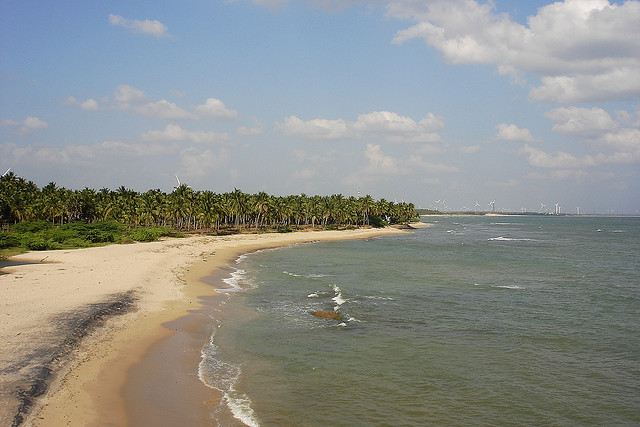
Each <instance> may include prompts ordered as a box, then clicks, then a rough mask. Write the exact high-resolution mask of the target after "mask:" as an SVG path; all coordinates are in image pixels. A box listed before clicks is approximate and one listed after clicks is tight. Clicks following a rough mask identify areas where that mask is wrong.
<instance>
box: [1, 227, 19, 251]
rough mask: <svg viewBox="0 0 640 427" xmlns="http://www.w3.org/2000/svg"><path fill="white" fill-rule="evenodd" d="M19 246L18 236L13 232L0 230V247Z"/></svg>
mask: <svg viewBox="0 0 640 427" xmlns="http://www.w3.org/2000/svg"><path fill="white" fill-rule="evenodd" d="M17 246H20V237H18V236H16V235H15V234H14V233H7V232H5V231H0V249H6V248H15V247H17Z"/></svg>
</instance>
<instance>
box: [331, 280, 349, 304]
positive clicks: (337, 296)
mask: <svg viewBox="0 0 640 427" xmlns="http://www.w3.org/2000/svg"><path fill="white" fill-rule="evenodd" d="M333 292H334V293H335V296H334V297H333V298H332V299H331V301H333V302H335V303H336V305H337V306H338V307H340V306H341V305H342V304H344V303H345V302H347V301H346V300H345V299H344V298H343V297H342V290H340V288H339V287H338V286H336V285H333Z"/></svg>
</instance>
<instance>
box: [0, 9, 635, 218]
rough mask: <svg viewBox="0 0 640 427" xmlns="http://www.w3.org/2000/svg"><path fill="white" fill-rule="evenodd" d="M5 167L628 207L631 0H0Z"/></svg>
mask: <svg viewBox="0 0 640 427" xmlns="http://www.w3.org/2000/svg"><path fill="white" fill-rule="evenodd" d="M8 168H11V170H12V171H14V173H16V174H17V175H19V176H22V177H24V178H26V179H28V180H32V181H33V182H35V183H36V184H38V185H39V186H44V185H46V184H48V183H49V182H55V183H56V184H57V185H58V186H63V187H66V188H70V189H82V188H85V187H88V188H94V189H100V188H110V189H116V188H118V187H120V186H125V187H126V188H130V189H133V190H136V191H146V190H149V189H155V188H159V189H161V190H163V191H166V192H170V191H172V190H173V188H174V187H175V186H176V185H177V180H176V175H177V176H178V177H179V179H180V181H181V182H182V183H186V184H187V185H189V186H191V187H192V188H193V189H196V190H212V191H215V192H218V193H224V192H228V191H233V190H234V188H238V189H241V190H242V191H244V192H246V193H257V192H260V191H265V192H267V193H269V194H273V195H291V194H303V193H304V194H307V195H316V194H318V195H331V194H342V195H343V196H345V197H348V196H358V195H359V194H360V195H366V194H369V195H371V196H372V197H374V198H375V199H380V198H385V199H387V200H390V201H398V202H400V201H406V202H411V203H413V204H415V206H416V207H421V208H438V209H440V210H451V211H453V210H478V211H480V210H490V209H492V208H491V207H490V206H489V203H490V202H492V201H495V203H494V206H495V210H496V211H498V212H500V211H516V212H520V211H522V210H527V211H532V212H538V211H553V210H555V204H558V206H559V209H560V211H561V212H565V213H576V212H577V211H578V209H579V210H580V213H601V214H603V213H605V214H606V213H615V214H638V213H640V176H639V172H640V1H638V0H633V1H626V2H622V1H620V2H613V1H609V0H565V1H558V2H552V1H541V0H493V1H485V0H339V1H337V0H227V1H224V0H185V1H175V0H138V1H130V0H127V1H120V0H112V1H108V2H105V1H100V2H93V1H89V2H87V1H72V0H58V1H55V2H52V1H50V0H38V1H35V0H2V1H0V169H2V170H0V174H2V173H3V172H4V170H6V169H8ZM543 204H544V205H545V206H543Z"/></svg>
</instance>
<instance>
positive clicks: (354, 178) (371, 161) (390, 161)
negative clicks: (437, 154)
mask: <svg viewBox="0 0 640 427" xmlns="http://www.w3.org/2000/svg"><path fill="white" fill-rule="evenodd" d="M364 157H365V159H366V162H367V163H366V165H365V166H364V167H363V168H361V169H360V170H358V171H355V172H353V173H351V174H349V175H348V176H347V177H346V178H345V179H344V182H345V183H348V184H360V183H364V182H376V181H381V180H385V179H388V178H389V177H390V176H407V175H416V174H418V175H417V176H424V175H425V174H427V175H442V174H451V173H458V172H460V169H458V168H457V167H455V166H448V165H445V164H441V163H433V162H429V161H426V160H424V159H423V158H422V156H420V155H418V154H410V155H409V157H408V158H407V159H400V158H396V157H393V156H390V155H388V154H386V153H385V152H384V151H383V150H382V147H381V145H380V144H367V147H366V149H365V151H364Z"/></svg>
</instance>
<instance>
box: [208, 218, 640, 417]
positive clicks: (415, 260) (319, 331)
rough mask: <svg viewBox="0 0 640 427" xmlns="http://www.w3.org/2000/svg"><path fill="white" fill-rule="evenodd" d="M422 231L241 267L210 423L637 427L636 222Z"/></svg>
mask: <svg viewBox="0 0 640 427" xmlns="http://www.w3.org/2000/svg"><path fill="white" fill-rule="evenodd" d="M425 221H429V222H433V225H432V226H430V227H427V228H420V229H416V230H414V231H411V232H408V233H405V234H401V235H396V236H386V237H381V238H375V239H370V240H354V241H340V242H317V243H311V244H304V245H295V246H291V247H287V248H281V249H277V250H268V251H261V252H258V253H254V254H251V255H249V256H243V257H242V258H241V259H240V260H239V261H238V263H237V264H235V265H234V268H235V269H236V271H235V273H234V275H233V276H232V277H230V278H229V279H227V282H228V283H229V285H232V288H234V289H240V290H239V291H238V292H234V293H233V295H231V294H230V295H229V296H228V300H227V302H226V304H225V308H224V310H223V312H222V315H221V316H220V318H219V319H218V321H219V323H218V324H216V326H215V327H214V328H213V329H214V330H213V333H212V338H211V341H210V342H209V343H208V344H207V345H205V347H204V348H203V359H202V363H201V365H200V377H201V378H202V379H203V381H205V382H206V383H208V384H209V385H211V386H213V387H216V388H219V389H221V390H222V391H223V393H224V396H225V398H224V399H223V403H222V404H221V406H220V407H219V408H218V409H217V410H216V411H215V413H213V414H212V418H213V419H214V421H217V423H218V425H224V426H228V425H261V426H326V425H334V426H356V425H357V426H368V425H370V426H378V425H390V426H391V425H392V426H401V425H405V426H418V425H522V424H526V425H617V426H622V425H640V218H610V217H555V216H507V217H437V218H436V217H433V218H425ZM334 310H335V311H336V312H337V313H339V315H340V319H339V320H327V319H322V318H317V317H314V316H312V315H311V314H310V313H311V312H313V311H334Z"/></svg>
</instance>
